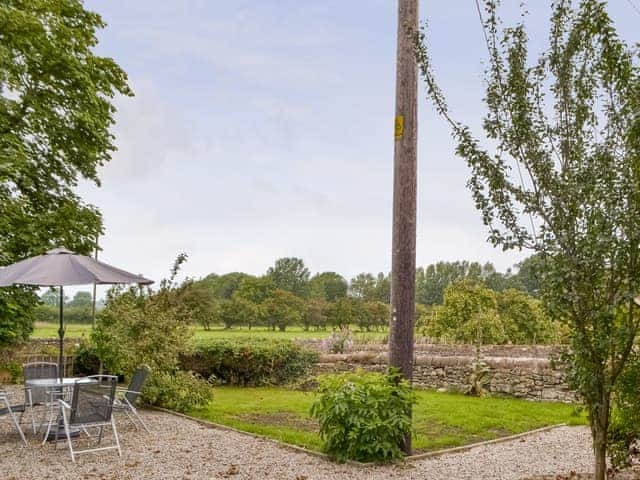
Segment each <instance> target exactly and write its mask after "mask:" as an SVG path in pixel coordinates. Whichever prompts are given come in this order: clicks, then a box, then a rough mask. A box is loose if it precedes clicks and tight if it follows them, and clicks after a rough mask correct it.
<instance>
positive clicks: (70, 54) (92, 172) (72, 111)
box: [0, 0, 131, 341]
mask: <svg viewBox="0 0 640 480" xmlns="http://www.w3.org/2000/svg"><path fill="white" fill-rule="evenodd" d="M104 25H105V24H104V22H103V21H102V19H101V18H100V16H99V15H98V14H96V13H94V12H90V11H87V10H85V9H84V7H83V4H82V2H80V1H79V0H33V1H29V2H25V1H21V0H7V1H4V2H2V4H0V158H1V159H2V161H1V162H0V265H7V264H10V263H12V262H15V261H18V260H22V259H23V258H26V257H30V256H33V255H37V254H41V253H43V252H44V251H46V250H47V249H49V248H51V247H52V246H59V245H64V246H66V247H67V248H69V249H71V250H74V251H76V252H79V253H85V254H86V253H89V252H91V251H92V250H93V248H94V245H95V241H96V238H97V236H98V235H99V234H100V233H101V232H102V221H101V218H100V214H99V212H98V210H97V209H96V208H95V207H93V206H91V205H88V204H86V203H84V202H83V201H82V200H81V199H80V198H79V197H78V195H77V194H76V192H75V187H76V185H77V184H78V181H79V180H82V179H85V180H89V181H93V182H95V183H97V184H99V180H98V175H97V169H98V167H100V166H101V165H104V164H105V163H106V162H108V161H109V160H110V158H111V153H112V152H113V150H114V149H115V145H114V142H113V136H112V134H111V133H110V131H109V129H110V127H111V126H112V125H113V122H114V117H113V115H114V113H115V108H114V106H113V102H112V99H113V97H114V96H115V95H117V94H122V95H131V91H130V90H129V87H128V85H127V78H126V74H125V73H124V72H123V71H122V70H121V69H120V67H118V65H117V64H116V63H115V62H114V61H113V60H112V59H110V58H105V57H101V56H98V55H96V54H95V53H94V49H95V47H96V45H97V43H98V40H97V36H96V33H97V31H98V30H99V29H101V28H103V27H104ZM36 303H37V297H36V296H35V294H34V293H33V289H28V288H19V289H18V288H14V289H9V290H8V289H0V338H2V339H4V340H3V341H17V340H21V339H25V338H26V336H27V335H28V334H29V333H30V331H31V318H32V317H31V311H32V308H33V307H34V306H35V305H36ZM12 325H14V327H12Z"/></svg>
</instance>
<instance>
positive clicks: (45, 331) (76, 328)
mask: <svg viewBox="0 0 640 480" xmlns="http://www.w3.org/2000/svg"><path fill="white" fill-rule="evenodd" d="M193 330H194V334H195V338H196V340H197V341H205V342H206V341H207V340H210V339H219V338H229V339H233V338H238V337H244V338H246V337H253V338H262V337H264V338H276V339H294V338H306V339H311V338H326V337H328V336H329V335H331V329H327V330H319V331H316V330H309V331H305V330H304V329H303V328H302V327H295V326H294V327H289V328H287V330H286V331H284V332H280V331H278V330H276V331H271V330H267V329H266V328H265V327H254V328H252V329H251V330H249V329H248V328H247V327H234V328H231V329H228V330H225V328H224V327H222V326H214V327H212V328H211V329H210V330H205V329H204V328H202V327H201V326H197V327H193ZM352 332H353V338H354V340H355V341H357V342H364V341H374V340H380V341H381V340H383V339H385V338H386V337H387V334H388V333H387V331H386V330H380V331H378V332H375V331H374V332H360V331H358V330H357V327H352ZM90 333H91V325H88V324H73V323H70V324H67V325H66V333H65V336H66V337H67V338H82V337H83V336H84V337H88V336H89V334H90ZM31 336H32V337H33V338H55V337H57V336H58V325H57V324H55V323H47V322H36V324H35V326H34V330H33V333H32V335H31Z"/></svg>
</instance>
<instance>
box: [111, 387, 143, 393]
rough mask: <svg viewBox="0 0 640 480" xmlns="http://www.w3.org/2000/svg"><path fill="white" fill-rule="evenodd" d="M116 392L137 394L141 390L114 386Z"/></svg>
mask: <svg viewBox="0 0 640 480" xmlns="http://www.w3.org/2000/svg"><path fill="white" fill-rule="evenodd" d="M116 392H118V393H136V394H138V395H140V394H141V393H142V392H136V391H135V390H127V389H126V388H124V387H117V388H116Z"/></svg>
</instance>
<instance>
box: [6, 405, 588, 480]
mask: <svg viewBox="0 0 640 480" xmlns="http://www.w3.org/2000/svg"><path fill="white" fill-rule="evenodd" d="M141 414H142V415H143V418H144V420H145V422H147V424H148V426H149V428H150V430H151V431H152V433H146V432H144V431H136V430H135V429H134V428H133V427H132V426H131V424H130V423H128V421H127V420H126V419H125V418H119V419H118V426H119V428H118V432H119V434H120V439H121V444H122V457H118V455H117V453H116V451H115V450H108V451H104V452H95V453H87V454H84V455H81V456H79V457H77V459H76V463H75V464H73V463H71V459H70V457H69V453H68V450H67V449H66V444H63V443H60V444H59V447H58V449H57V450H56V448H55V445H54V444H51V443H49V444H46V445H44V446H41V445H40V442H39V441H38V440H37V438H35V437H34V436H33V435H27V439H28V441H29V446H28V447H23V446H21V443H20V442H19V438H18V436H17V434H16V433H15V431H14V430H13V425H12V424H11V423H10V421H9V418H8V417H6V416H5V417H2V418H1V419H0V478H2V479H6V480H23V479H24V480H29V479H56V480H63V479H104V480H107V479H108V480H115V479H185V480H186V479H217V478H231V479H291V480H321V479H332V480H333V479H358V478H362V479H366V480H378V479H380V480H382V479H390V478H398V479H420V480H431V479H433V480H436V479H437V480H443V479H456V480H463V479H473V480H478V479H492V480H511V479H514V480H520V479H522V478H524V477H531V476H534V475H549V474H556V473H561V472H566V473H569V472H571V471H578V472H588V471H590V470H591V468H592V463H593V455H592V453H591V451H590V436H589V432H588V430H587V429H586V428H584V427H559V428H555V429H552V430H548V431H545V432H540V433H535V434H532V435H530V436H526V437H522V438H519V439H515V440H512V441H508V442H504V443H496V444H490V445H485V446H478V447H474V448H472V449H471V450H468V451H465V452H459V453H452V454H446V455H442V456H439V457H435V458H429V459H422V460H415V461H410V462H406V463H405V464H402V465H396V466H359V465H351V464H346V465H339V464H335V463H332V462H330V461H328V460H326V459H324V458H320V457H318V456H314V455H309V454H306V453H302V452H297V451H292V450H290V449H287V448H284V447H282V446H280V445H278V444H277V443H275V442H272V441H269V440H264V439H259V438H255V437H252V436H250V435H245V434H242V433H237V432H233V431H228V430H222V429H216V428H211V427H207V426H203V425H201V424H199V423H197V422H195V421H192V420H189V419H185V418H181V417H178V416H175V415H171V414H168V413H164V412H158V411H149V410H144V411H142V412H141ZM29 426H30V425H29ZM27 430H28V429H27V428H26V426H25V432H26V431H27ZM111 440H112V437H111V436H110V435H106V436H105V437H104V439H103V442H109V441H111Z"/></svg>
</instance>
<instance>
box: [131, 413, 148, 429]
mask: <svg viewBox="0 0 640 480" xmlns="http://www.w3.org/2000/svg"><path fill="white" fill-rule="evenodd" d="M133 414H134V415H135V416H136V418H137V419H138V421H139V422H140V425H142V428H144V429H145V430H146V431H147V433H149V432H150V431H149V428H147V424H146V423H144V420H142V417H141V416H140V414H139V413H138V410H136V409H135V408H134V409H133Z"/></svg>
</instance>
